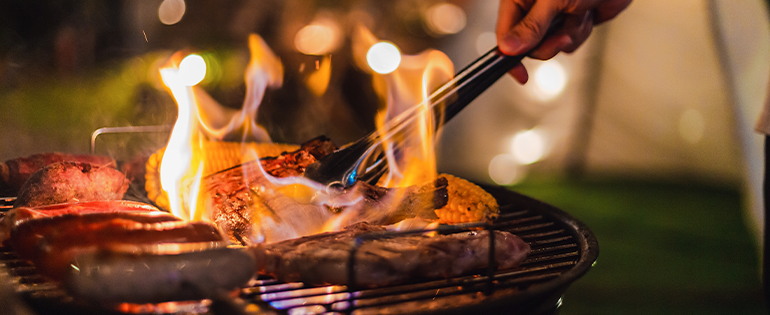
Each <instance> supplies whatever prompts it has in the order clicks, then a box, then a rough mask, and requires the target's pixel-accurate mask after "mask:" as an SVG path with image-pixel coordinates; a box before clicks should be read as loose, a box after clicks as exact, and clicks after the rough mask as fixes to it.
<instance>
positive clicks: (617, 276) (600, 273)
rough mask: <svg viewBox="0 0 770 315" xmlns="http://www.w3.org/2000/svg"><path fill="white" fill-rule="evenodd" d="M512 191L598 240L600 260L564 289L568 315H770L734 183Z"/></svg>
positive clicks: (594, 184)
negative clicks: (571, 219) (569, 218)
mask: <svg viewBox="0 0 770 315" xmlns="http://www.w3.org/2000/svg"><path fill="white" fill-rule="evenodd" d="M512 189H513V190H515V191H518V192H520V193H523V194H525V195H529V196H532V197H534V198H537V199H539V200H542V201H544V202H546V203H550V204H552V205H554V206H556V207H559V208H560V209H562V210H564V211H566V212H569V213H570V214H572V215H573V216H575V217H577V218H578V219H580V220H581V221H583V222H584V223H586V224H587V225H588V226H589V227H590V228H591V230H592V231H593V232H594V234H596V237H597V238H598V240H599V247H600V253H599V259H598V261H597V264H596V266H595V267H593V268H592V270H590V271H589V272H588V274H586V275H585V276H584V277H583V278H581V279H579V280H578V281H577V282H575V283H574V284H573V285H572V286H571V287H570V289H569V290H568V291H567V293H566V294H565V295H564V305H563V306H562V308H561V312H560V314H561V315H575V314H767V308H766V306H765V303H764V301H763V298H762V291H761V282H760V278H759V262H758V261H759V260H758V259H759V258H758V251H757V248H758V247H757V244H756V241H755V240H754V238H753V236H752V235H751V234H750V233H749V232H748V230H747V228H746V225H745V223H744V219H743V217H742V213H743V212H742V210H741V196H740V192H739V191H738V190H737V189H735V188H732V187H713V186H705V185H699V184H692V185H683V184H672V183H649V182H636V181H617V180H585V181H577V182H566V183H525V184H521V185H517V186H515V187H512Z"/></svg>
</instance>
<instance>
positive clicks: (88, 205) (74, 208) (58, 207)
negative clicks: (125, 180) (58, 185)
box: [0, 200, 160, 243]
mask: <svg viewBox="0 0 770 315" xmlns="http://www.w3.org/2000/svg"><path fill="white" fill-rule="evenodd" d="M151 211H155V212H160V210H158V208H156V207H155V206H152V205H148V204H146V203H141V202H136V201H128V200H102V201H87V202H74V203H63V204H55V205H48V206H41V207H34V208H29V207H19V208H14V209H11V210H10V211H8V213H7V214H6V215H5V216H4V217H3V218H2V219H0V243H2V242H5V241H7V240H8V239H9V238H10V236H11V230H12V229H13V227H14V226H15V225H17V224H19V223H21V222H23V221H26V220H31V219H37V218H44V217H52V216H60V215H65V214H85V213H100V212H151Z"/></svg>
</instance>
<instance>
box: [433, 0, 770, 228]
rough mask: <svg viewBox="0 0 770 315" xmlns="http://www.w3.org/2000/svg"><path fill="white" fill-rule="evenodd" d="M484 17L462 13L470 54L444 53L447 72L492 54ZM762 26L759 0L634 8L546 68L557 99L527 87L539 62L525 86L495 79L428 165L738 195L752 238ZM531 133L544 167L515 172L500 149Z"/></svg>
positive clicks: (765, 70) (480, 11)
mask: <svg viewBox="0 0 770 315" xmlns="http://www.w3.org/2000/svg"><path fill="white" fill-rule="evenodd" d="M496 14H497V1H484V2H480V3H479V5H478V6H477V7H475V8H471V10H470V11H469V18H468V29H466V30H465V31H464V32H463V34H464V35H462V36H464V38H459V39H458V41H460V42H461V43H477V44H478V46H480V47H479V48H478V49H477V50H473V49H468V47H467V46H468V44H462V45H455V46H454V47H453V48H452V49H447V51H448V53H449V55H450V57H452V58H453V60H454V61H455V64H456V65H464V64H467V63H469V62H470V61H472V60H473V59H474V57H475V56H478V54H479V53H480V52H481V51H483V49H484V48H488V47H491V46H493V45H494V37H490V36H491V34H492V33H491V32H493V31H494V23H495V18H490V17H493V16H494V17H496ZM768 16H769V15H768V12H767V7H766V3H765V2H764V1H762V0H745V1H728V0H685V1H663V0H637V1H634V2H632V4H631V5H630V6H629V8H628V9H627V10H626V11H624V12H623V13H622V14H621V15H620V16H618V17H617V18H616V19H615V20H613V21H612V22H610V23H608V24H605V25H603V26H600V27H598V28H596V29H595V30H594V33H593V34H592V36H591V38H590V39H589V41H588V42H586V44H585V45H584V46H583V47H581V48H580V49H579V50H578V51H577V52H575V53H574V54H572V55H559V56H557V57H556V58H555V61H556V62H558V63H559V64H560V65H561V67H562V68H563V69H564V73H565V78H566V84H565V86H564V90H563V91H562V92H561V93H559V94H558V95H555V96H551V98H550V99H544V98H543V97H538V95H537V83H536V82H534V81H535V80H534V79H533V78H532V76H533V75H535V72H536V71H537V68H538V67H539V66H540V65H543V64H544V63H542V62H539V61H529V62H528V63H527V64H528V65H529V69H530V76H531V80H530V83H528V84H527V85H526V86H523V87H522V86H518V84H516V83H515V82H514V81H513V80H512V79H511V78H507V77H506V78H503V79H501V80H500V81H499V82H497V83H496V85H494V86H493V87H492V88H490V90H488V91H487V93H485V94H484V95H482V96H481V97H479V98H478V99H477V100H476V101H475V103H474V104H471V105H470V106H469V107H468V108H467V109H466V110H465V111H464V112H463V113H462V114H460V115H459V116H458V117H457V118H455V120H453V121H452V122H450V123H449V124H448V125H447V128H446V129H445V133H444V134H443V139H444V140H443V146H442V148H441V153H440V154H439V156H443V157H451V158H444V159H443V160H442V161H440V163H441V164H440V165H441V166H442V169H444V170H451V171H452V172H455V173H457V174H461V175H464V176H467V177H471V178H474V179H476V180H484V181H489V182H491V181H492V179H495V181H497V182H498V183H511V182H515V181H516V180H518V179H520V178H522V177H523V176H524V174H525V173H529V174H530V176H534V175H537V176H543V175H554V174H565V171H566V172H567V173H570V172H571V173H580V174H594V175H597V174H599V175H610V176H627V177H634V178H640V177H641V178H654V179H672V180H678V181H682V180H684V181H689V180H699V181H704V180H705V181H717V182H721V183H729V184H738V185H741V186H742V187H744V191H745V196H746V207H745V208H746V210H747V214H749V215H747V218H748V219H749V221H750V224H749V226H750V227H752V228H754V229H755V231H756V232H757V235H758V236H761V224H762V219H763V210H762V208H761V205H762V204H761V182H762V170H763V165H762V150H763V149H762V143H763V137H762V136H761V135H759V134H757V133H755V132H754V131H753V126H754V123H755V120H756V117H758V114H759V111H760V109H761V106H762V104H763V102H764V99H765V95H766V88H767V85H768V84H767V83H768V77H770V24H769V23H768ZM490 41H491V42H490ZM533 128H534V129H535V130H536V131H537V132H539V134H540V135H542V136H543V139H545V141H543V142H542V143H543V144H544V146H545V156H544V157H543V158H542V160H540V161H538V162H536V163H533V164H529V165H521V163H520V162H516V158H515V157H512V155H514V154H517V152H513V151H515V150H516V149H512V148H511V141H512V138H513V136H514V135H515V134H516V133H518V132H521V131H523V130H528V129H533ZM461 148H462V149H461ZM536 149H537V143H535V144H530V145H529V146H527V145H525V146H524V148H523V149H522V148H518V150H519V151H522V150H536ZM519 153H520V152H519ZM496 157H497V158H496ZM482 174H483V175H482ZM488 174H489V175H488Z"/></svg>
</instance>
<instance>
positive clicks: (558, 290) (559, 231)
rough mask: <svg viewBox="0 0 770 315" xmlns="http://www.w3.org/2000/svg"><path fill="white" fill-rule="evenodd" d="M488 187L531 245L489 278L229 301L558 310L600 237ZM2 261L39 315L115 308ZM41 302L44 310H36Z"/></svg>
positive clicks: (275, 288) (284, 292)
mask: <svg viewBox="0 0 770 315" xmlns="http://www.w3.org/2000/svg"><path fill="white" fill-rule="evenodd" d="M484 188H485V189H487V190H488V191H490V192H491V193H492V194H493V195H495V197H496V198H497V199H498V202H499V203H500V204H501V205H503V206H502V208H501V216H500V217H499V218H498V219H497V220H496V222H495V224H494V225H493V227H494V228H495V229H499V230H504V231H509V232H511V233H514V234H516V235H518V236H520V237H521V238H522V239H524V240H525V241H526V242H527V243H529V245H530V246H531V248H532V251H531V253H530V255H529V256H528V258H527V259H526V260H525V261H524V262H523V263H522V264H521V266H520V267H518V268H516V269H512V270H499V271H496V272H494V273H492V274H491V276H489V274H488V271H487V270H480V271H478V272H477V273H476V274H473V275H469V276H463V277H456V278H450V279H444V280H434V281H422V282H415V283H410V284H405V285H398V286H389V287H382V288H375V289H363V290H355V289H353V288H348V287H346V286H340V285H335V286H322V287H315V286H308V285H305V284H303V283H301V282H293V283H281V282H278V281H276V280H274V279H258V280H254V281H252V282H251V283H250V285H249V286H248V287H246V288H243V289H242V290H241V291H240V294H239V296H238V297H237V298H235V299H234V300H229V301H226V302H228V303H230V302H237V304H238V305H241V306H244V304H248V306H246V307H241V308H243V309H245V311H243V312H246V313H254V314H282V313H287V314H338V313H340V314H343V313H352V314H382V313H449V314H461V313H465V312H467V311H470V310H473V311H474V312H483V313H500V312H505V313H510V312H511V310H517V313H519V314H535V313H538V312H539V310H542V309H553V308H554V307H556V305H557V304H558V303H560V297H561V295H562V294H563V292H564V291H565V290H566V289H567V287H568V286H569V285H570V284H571V283H572V282H573V281H575V280H576V279H577V278H579V277H580V276H582V275H583V274H584V273H585V272H587V270H588V269H589V268H590V266H591V264H592V263H593V262H594V260H595V259H596V257H597V256H598V244H597V243H596V239H595V237H594V236H593V234H592V233H591V231H590V230H589V229H588V228H587V227H585V225H583V224H582V223H580V222H579V221H577V220H575V219H574V218H572V217H571V216H569V215H567V214H566V213H564V212H562V211H561V210H559V209H556V208H554V207H552V206H549V205H547V204H544V203H541V202H539V201H537V200H534V199H531V198H529V197H526V196H523V195H520V194H517V193H515V192H511V191H509V190H505V189H500V188H496V187H484ZM5 204H6V205H7V204H8V201H7V200H6V201H5ZM0 206H1V205H0ZM6 209H7V208H6ZM0 211H2V210H0ZM0 264H2V266H3V267H4V268H2V270H3V272H4V273H5V275H6V277H5V278H8V279H10V280H9V281H10V282H11V284H12V286H13V288H14V289H15V290H16V292H17V293H18V294H19V295H20V296H22V297H23V298H24V299H25V300H26V301H28V302H29V304H30V305H32V306H33V308H35V309H36V311H38V312H39V313H41V314H49V313H50V314H54V313H55V314H59V313H60V312H61V310H62V309H66V310H67V311H66V313H73V314H77V313H83V314H86V313H87V314H94V313H96V314H111V313H113V312H114V311H111V310H106V309H100V308H97V307H96V306H89V305H82V304H80V303H79V302H78V301H75V300H73V299H72V298H70V297H69V296H67V294H66V292H64V291H63V290H61V289H60V288H58V286H56V285H55V284H53V283H51V282H47V281H46V279H45V278H43V277H42V276H40V275H39V274H38V273H37V272H36V271H35V268H34V266H32V265H31V264H30V263H29V262H26V261H23V260H20V259H18V258H17V256H16V255H15V254H14V253H13V252H12V250H11V249H9V248H4V247H0ZM417 281H419V280H417ZM217 302H218V301H214V303H213V304H212V302H211V301H199V302H197V303H183V304H180V305H175V306H174V307H169V306H165V307H164V308H163V310H164V311H161V312H171V313H177V314H189V313H196V314H220V313H222V314H225V313H230V312H231V311H232V308H228V309H229V311H225V312H221V311H218V310H217V307H214V306H215V305H216V304H217ZM220 302H221V301H220ZM230 304H232V303H230ZM38 305H46V307H42V308H41V307H35V306H38ZM132 310H133V312H137V311H138V312H140V313H142V312H146V313H154V312H159V309H157V308H147V307H145V308H141V307H135V308H132Z"/></svg>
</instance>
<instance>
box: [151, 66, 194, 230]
mask: <svg viewBox="0 0 770 315" xmlns="http://www.w3.org/2000/svg"><path fill="white" fill-rule="evenodd" d="M180 57H181V53H177V54H174V56H172V57H171V59H170V60H169V61H168V63H167V64H166V65H165V66H164V67H163V68H161V69H160V76H161V78H162V79H163V84H165V85H166V87H168V88H169V90H170V91H171V94H172V95H173V97H174V99H175V100H176V103H177V106H178V107H179V113H178V115H177V120H176V123H174V129H173V130H172V131H171V136H170V137H169V140H168V145H166V150H165V153H164V154H163V159H162V160H161V164H160V184H161V187H162V188H163V190H164V191H165V192H166V193H167V194H168V197H169V206H170V207H171V209H170V210H171V213H173V214H174V215H176V216H177V217H180V218H182V219H185V220H192V219H193V215H192V213H190V212H188V211H187V208H188V207H187V206H186V205H185V203H186V202H187V201H188V200H191V199H187V198H185V197H184V196H183V195H184V193H183V190H184V189H183V187H182V186H183V185H182V183H183V180H184V179H185V178H189V177H191V176H190V175H188V174H189V173H190V172H192V174H195V173H197V172H198V170H197V169H194V168H192V167H191V165H197V166H198V167H200V154H198V155H197V156H196V155H195V154H194V153H193V151H194V150H195V149H194V148H193V145H194V143H196V142H199V141H198V140H199V135H198V132H197V131H196V130H197V129H198V128H197V127H198V124H199V120H198V118H197V117H198V113H197V112H198V111H197V108H198V106H197V103H196V101H195V98H194V97H193V92H192V87H190V86H187V85H185V82H184V78H183V77H182V76H180V71H179V61H180ZM198 149H200V148H198ZM196 161H197V162H198V163H194V162H196Z"/></svg>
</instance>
